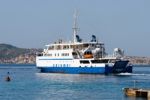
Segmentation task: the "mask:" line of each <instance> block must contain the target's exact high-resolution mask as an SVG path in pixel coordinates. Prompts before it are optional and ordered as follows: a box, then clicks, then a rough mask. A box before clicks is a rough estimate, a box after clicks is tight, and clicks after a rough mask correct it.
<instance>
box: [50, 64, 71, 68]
mask: <svg viewBox="0 0 150 100" xmlns="http://www.w3.org/2000/svg"><path fill="white" fill-rule="evenodd" d="M69 66H70V65H69V64H53V67H69Z"/></svg>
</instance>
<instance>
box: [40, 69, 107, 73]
mask: <svg viewBox="0 0 150 100" xmlns="http://www.w3.org/2000/svg"><path fill="white" fill-rule="evenodd" d="M38 68H39V69H40V70H41V72H44V73H68V74H105V73H107V72H106V67H95V68H94V67H38Z"/></svg>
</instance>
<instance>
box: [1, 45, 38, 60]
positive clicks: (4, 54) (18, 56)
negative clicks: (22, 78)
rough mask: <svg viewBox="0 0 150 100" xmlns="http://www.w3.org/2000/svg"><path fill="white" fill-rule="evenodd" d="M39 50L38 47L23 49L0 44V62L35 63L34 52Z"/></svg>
mask: <svg viewBox="0 0 150 100" xmlns="http://www.w3.org/2000/svg"><path fill="white" fill-rule="evenodd" d="M40 51H41V50H40V49H25V48H18V47H15V46H12V45H9V44H0V63H35V55H36V52H40Z"/></svg>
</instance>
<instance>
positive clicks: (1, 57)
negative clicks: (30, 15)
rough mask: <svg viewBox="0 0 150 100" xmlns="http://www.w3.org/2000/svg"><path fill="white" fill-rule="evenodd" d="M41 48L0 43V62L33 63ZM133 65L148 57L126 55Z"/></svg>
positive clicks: (140, 63) (144, 60) (149, 62)
mask: <svg viewBox="0 0 150 100" xmlns="http://www.w3.org/2000/svg"><path fill="white" fill-rule="evenodd" d="M41 51H42V49H23V48H18V47H15V46H12V45H8V44H0V64H35V61H36V53H38V52H41ZM125 59H127V60H129V61H130V63H131V64H133V65H150V58H149V57H138V56H126V57H125Z"/></svg>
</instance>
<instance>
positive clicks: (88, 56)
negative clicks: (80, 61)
mask: <svg viewBox="0 0 150 100" xmlns="http://www.w3.org/2000/svg"><path fill="white" fill-rule="evenodd" d="M84 58H93V54H92V52H91V51H86V52H85V53H84Z"/></svg>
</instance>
